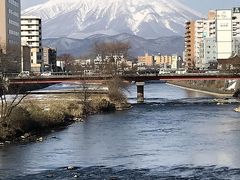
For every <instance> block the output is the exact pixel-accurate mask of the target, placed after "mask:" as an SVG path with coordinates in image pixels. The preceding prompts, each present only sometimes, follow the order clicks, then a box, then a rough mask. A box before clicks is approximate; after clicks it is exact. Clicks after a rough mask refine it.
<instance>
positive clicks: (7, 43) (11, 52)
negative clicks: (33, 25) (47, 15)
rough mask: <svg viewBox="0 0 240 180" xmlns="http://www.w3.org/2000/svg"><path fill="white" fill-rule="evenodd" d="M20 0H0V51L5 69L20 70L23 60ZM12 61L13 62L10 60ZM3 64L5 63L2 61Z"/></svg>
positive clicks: (10, 70)
mask: <svg viewBox="0 0 240 180" xmlns="http://www.w3.org/2000/svg"><path fill="white" fill-rule="evenodd" d="M20 13H21V4H20V0H0V53H2V54H4V57H5V58H4V59H5V61H8V62H4V64H8V66H6V67H4V71H7V72H19V71H20V61H21V29H20ZM10 61H11V62H10ZM1 64H3V63H1Z"/></svg>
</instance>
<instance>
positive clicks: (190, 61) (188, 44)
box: [184, 21, 195, 69]
mask: <svg viewBox="0 0 240 180" xmlns="http://www.w3.org/2000/svg"><path fill="white" fill-rule="evenodd" d="M185 28H186V32H185V58H184V59H185V61H186V62H185V63H186V67H187V68H189V69H191V68H193V67H195V60H194V52H195V47H194V44H195V21H188V22H186V24H185Z"/></svg>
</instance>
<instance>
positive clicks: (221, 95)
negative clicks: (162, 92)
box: [167, 82, 232, 97]
mask: <svg viewBox="0 0 240 180" xmlns="http://www.w3.org/2000/svg"><path fill="white" fill-rule="evenodd" d="M167 84H168V85H170V86H174V87H178V88H182V89H186V90H190V91H196V92H201V93H205V94H209V95H213V96H218V97H232V94H230V93H229V94H227V93H226V94H220V93H215V92H210V91H206V90H205V91H204V90H199V89H193V88H190V87H185V86H181V85H176V84H174V83H171V82H167Z"/></svg>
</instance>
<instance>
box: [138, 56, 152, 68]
mask: <svg viewBox="0 0 240 180" xmlns="http://www.w3.org/2000/svg"><path fill="white" fill-rule="evenodd" d="M138 63H141V64H142V65H145V66H153V65H154V56H150V55H148V53H146V54H145V56H138Z"/></svg>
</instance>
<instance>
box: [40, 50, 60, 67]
mask: <svg viewBox="0 0 240 180" xmlns="http://www.w3.org/2000/svg"><path fill="white" fill-rule="evenodd" d="M43 63H44V68H45V70H46V69H47V71H52V72H54V71H55V69H56V66H57V50H56V49H54V48H50V47H43Z"/></svg>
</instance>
